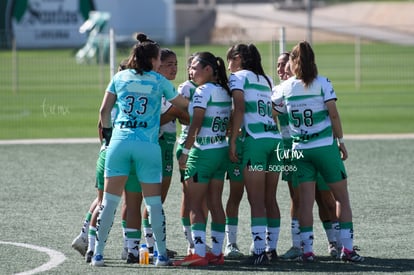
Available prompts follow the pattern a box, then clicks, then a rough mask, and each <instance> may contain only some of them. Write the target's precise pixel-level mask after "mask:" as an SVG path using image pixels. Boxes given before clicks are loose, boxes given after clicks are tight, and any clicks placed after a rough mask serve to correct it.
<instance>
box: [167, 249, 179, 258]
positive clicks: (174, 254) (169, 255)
mask: <svg viewBox="0 0 414 275" xmlns="http://www.w3.org/2000/svg"><path fill="white" fill-rule="evenodd" d="M177 254H178V253H177V251H174V250H169V249H168V248H167V256H168V258H175V256H177Z"/></svg>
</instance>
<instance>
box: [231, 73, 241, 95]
mask: <svg viewBox="0 0 414 275" xmlns="http://www.w3.org/2000/svg"><path fill="white" fill-rule="evenodd" d="M229 87H230V91H233V90H241V91H244V81H243V80H242V79H241V78H240V77H239V76H238V75H237V74H234V73H232V74H230V76H229Z"/></svg>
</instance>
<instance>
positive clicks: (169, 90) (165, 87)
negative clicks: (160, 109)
mask: <svg viewBox="0 0 414 275" xmlns="http://www.w3.org/2000/svg"><path fill="white" fill-rule="evenodd" d="M160 85H161V87H162V91H163V95H164V96H165V99H166V100H168V101H170V100H173V99H174V98H176V97H177V96H178V93H177V90H176V89H175V87H174V85H173V84H172V83H171V82H170V81H169V80H168V79H166V78H165V77H164V76H162V77H161V79H160Z"/></svg>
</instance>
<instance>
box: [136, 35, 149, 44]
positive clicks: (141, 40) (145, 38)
mask: <svg viewBox="0 0 414 275" xmlns="http://www.w3.org/2000/svg"><path fill="white" fill-rule="evenodd" d="M137 40H138V41H139V42H141V43H142V42H144V41H147V40H148V38H147V36H146V35H145V34H144V33H142V32H140V33H138V34H137Z"/></svg>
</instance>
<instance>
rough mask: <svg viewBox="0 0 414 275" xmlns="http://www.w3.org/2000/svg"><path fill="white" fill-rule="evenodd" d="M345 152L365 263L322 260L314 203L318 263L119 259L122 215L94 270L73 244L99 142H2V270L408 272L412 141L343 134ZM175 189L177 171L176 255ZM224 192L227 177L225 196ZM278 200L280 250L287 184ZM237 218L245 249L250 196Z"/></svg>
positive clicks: (285, 232) (179, 239) (177, 229)
mask: <svg viewBox="0 0 414 275" xmlns="http://www.w3.org/2000/svg"><path fill="white" fill-rule="evenodd" d="M347 148H348V151H349V155H350V157H349V159H348V160H347V161H346V167H347V171H348V175H349V191H350V195H351V203H352V206H353V216H354V224H355V225H354V228H355V242H354V244H355V245H358V246H359V247H360V248H361V251H360V253H361V255H364V256H365V257H366V260H365V262H363V263H361V264H344V263H341V262H338V261H336V260H331V259H330V258H328V253H327V241H326V237H325V235H324V233H323V231H322V225H321V223H320V222H319V220H318V218H317V212H316V210H317V209H316V208H315V211H314V216H315V241H314V244H315V245H314V247H315V253H316V254H317V255H318V256H319V261H318V262H317V263H314V264H300V263H296V262H277V263H273V264H271V265H270V266H267V267H258V268H255V267H249V266H244V265H240V263H239V261H237V260H231V261H226V262H225V265H224V266H219V267H208V268H178V267H165V268H155V267H151V266H148V267H141V266H139V265H127V264H125V263H124V261H121V260H120V258H119V257H120V253H121V250H122V235H121V225H120V218H119V213H120V211H118V213H117V215H116V219H115V223H114V225H113V228H112V231H111V234H110V236H109V240H108V242H107V246H106V250H105V251H106V252H105V253H106V254H105V256H106V264H107V266H106V267H104V268H95V267H91V266H89V265H88V264H86V263H85V262H84V259H83V258H82V257H81V256H80V254H79V253H78V252H76V251H75V250H73V249H72V248H71V246H70V245H71V242H72V240H73V238H74V237H76V236H77V234H78V233H79V231H80V228H81V226H82V222H83V218H84V216H85V214H86V211H87V209H88V208H89V204H90V202H91V201H92V200H93V199H94V197H95V189H94V175H95V162H96V158H97V154H98V150H99V144H97V143H96V144H48V145H38V144H31V145H0V152H1V154H0V164H1V166H2V169H1V189H2V191H1V192H0V209H1V219H0V233H1V234H0V274H16V273H19V272H22V273H21V274H33V273H30V270H32V269H35V268H39V267H42V265H44V266H43V268H44V269H45V270H46V271H45V272H44V273H43V274H177V273H180V274H285V273H289V274H303V273H306V274H333V273H335V274H391V273H404V274H412V273H414V256H413V253H412V251H413V249H412V244H413V240H414V233H413V230H412V228H413V226H414V222H413V219H412V207H413V205H412V195H413V194H414V185H413V184H412V179H413V178H414V170H413V169H412V167H411V166H412V156H413V155H414V140H413V139H407V140H348V141H347ZM180 192H181V188H180V183H179V177H178V171H177V170H174V175H173V183H172V186H171V189H170V192H169V195H168V197H167V200H166V202H165V207H164V208H165V211H166V217H167V243H168V247H169V248H170V249H173V250H177V251H178V252H179V257H182V256H183V255H184V254H185V252H186V244H185V241H184V235H183V233H182V229H181V225H180V218H179V202H180V199H179V198H180ZM227 195H228V186H227V183H226V184H225V192H224V196H223V202H225V201H226V199H227ZM277 198H278V202H279V205H280V210H281V214H282V222H281V232H280V238H279V243H278V253H279V254H282V253H284V252H285V251H286V250H287V249H288V248H289V247H290V244H291V240H290V218H289V216H288V215H289V195H288V188H287V186H286V183H285V182H283V181H282V182H280V183H279V188H278V194H277ZM239 218H240V226H239V235H238V240H239V246H240V248H241V249H242V251H244V252H247V251H248V249H249V246H250V243H251V237H250V233H249V230H250V228H249V227H250V211H249V206H248V203H247V200H246V196H244V198H243V201H242V205H241V207H240V215H239ZM208 232H209V230H208ZM10 242H11V243H10ZM18 245H25V246H28V245H33V246H36V247H32V248H25V247H22V246H18ZM36 249H37V250H36ZM46 249H50V250H52V252H51V253H52V256H55V257H56V256H58V252H59V253H62V254H59V255H62V256H63V257H65V259H64V261H63V262H62V263H61V264H59V265H58V266H56V267H53V263H54V262H49V261H50V258H49V256H48V254H47V253H46V252H47V251H48V250H46ZM38 250H40V251H38ZM54 251H55V252H54ZM49 252H50V251H49ZM25 271H26V273H23V272H25Z"/></svg>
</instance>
